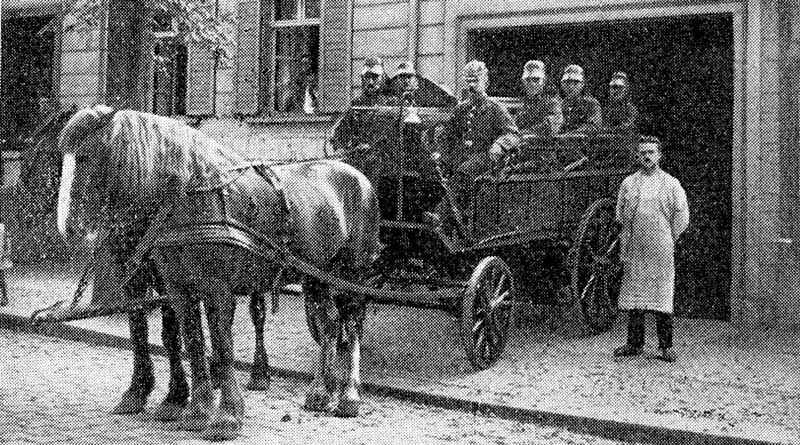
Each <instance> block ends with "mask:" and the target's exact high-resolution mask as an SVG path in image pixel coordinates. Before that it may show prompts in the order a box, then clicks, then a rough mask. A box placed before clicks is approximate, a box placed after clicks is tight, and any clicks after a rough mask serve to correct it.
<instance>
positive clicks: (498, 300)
mask: <svg viewBox="0 0 800 445" xmlns="http://www.w3.org/2000/svg"><path fill="white" fill-rule="evenodd" d="M513 297H514V279H513V276H512V275H511V270H510V269H509V267H508V265H507V264H506V263H505V261H503V260H502V259H500V258H498V257H495V256H490V257H486V258H484V259H483V260H481V262H480V263H479V264H478V266H477V267H476V268H475V270H474V271H473V272H472V276H471V277H470V279H469V282H468V283H467V288H466V290H465V292H464V298H463V300H462V302H461V341H462V343H463V344H464V348H465V350H466V352H467V358H468V359H469V362H470V363H471V364H472V367H473V368H475V369H476V370H483V369H487V368H488V367H490V366H491V365H492V364H493V363H494V362H495V361H497V359H498V358H499V357H500V354H502V352H503V350H504V349H505V347H506V343H507V341H508V328H509V326H510V325H511V314H512V310H511V309H512V301H513Z"/></svg>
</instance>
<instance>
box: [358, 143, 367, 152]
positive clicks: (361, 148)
mask: <svg viewBox="0 0 800 445" xmlns="http://www.w3.org/2000/svg"><path fill="white" fill-rule="evenodd" d="M355 151H369V144H367V143H365V142H362V143H360V144H358V145H356V149H355Z"/></svg>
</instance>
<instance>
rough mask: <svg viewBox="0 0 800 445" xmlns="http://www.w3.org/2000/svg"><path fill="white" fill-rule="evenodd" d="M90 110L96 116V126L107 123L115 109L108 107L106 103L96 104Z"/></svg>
mask: <svg viewBox="0 0 800 445" xmlns="http://www.w3.org/2000/svg"><path fill="white" fill-rule="evenodd" d="M92 111H93V112H94V113H95V115H96V116H97V122H98V128H99V127H101V126H103V125H105V124H107V123H108V122H109V121H110V120H111V119H112V118H113V117H114V114H115V113H116V112H117V110H115V109H113V108H111V107H109V106H108V105H102V104H98V105H95V106H93V107H92Z"/></svg>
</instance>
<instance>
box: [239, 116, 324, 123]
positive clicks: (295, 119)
mask: <svg viewBox="0 0 800 445" xmlns="http://www.w3.org/2000/svg"><path fill="white" fill-rule="evenodd" d="M334 120H336V115H334V114H276V115H272V116H251V117H246V118H244V121H245V122H247V123H248V124H281V123H287V122H292V123H304V122H309V123H313V122H332V121H334Z"/></svg>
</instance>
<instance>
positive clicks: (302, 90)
mask: <svg viewBox="0 0 800 445" xmlns="http://www.w3.org/2000/svg"><path fill="white" fill-rule="evenodd" d="M273 5H274V8H273V10H272V26H271V27H270V29H269V31H268V32H270V33H271V39H270V41H271V42H273V44H274V59H273V61H272V62H273V69H272V70H269V72H272V73H274V76H273V78H272V79H271V82H269V83H268V85H270V88H272V91H270V92H269V93H270V94H267V95H266V96H267V97H271V98H272V100H271V102H272V103H271V104H270V110H271V111H277V112H289V113H306V114H311V113H314V112H315V110H316V109H317V97H318V92H319V91H318V84H319V82H318V73H319V40H320V39H319V29H320V0H276V1H275V2H274V3H273Z"/></svg>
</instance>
